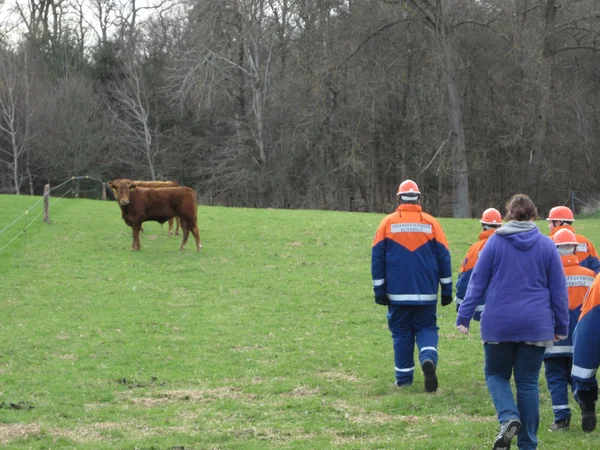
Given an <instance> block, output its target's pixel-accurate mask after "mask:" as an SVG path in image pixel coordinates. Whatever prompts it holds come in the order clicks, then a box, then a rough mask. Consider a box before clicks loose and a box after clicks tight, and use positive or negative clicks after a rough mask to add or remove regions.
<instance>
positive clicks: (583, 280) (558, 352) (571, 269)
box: [544, 255, 596, 359]
mask: <svg viewBox="0 0 600 450" xmlns="http://www.w3.org/2000/svg"><path fill="white" fill-rule="evenodd" d="M560 258H561V260H562V263H563V268H564V271H565V281H566V282H567V291H568V292H569V335H568V336H567V338H566V339H563V340H561V341H557V342H554V343H553V345H552V347H549V348H547V349H546V353H545V354H544V359H548V358H565V357H566V358H571V357H573V331H574V330H575V326H576V325H577V321H578V319H579V315H580V314H581V305H582V304H583V299H584V298H585V295H586V294H587V291H588V290H589V288H590V286H591V285H592V283H593V282H594V278H595V277H596V274H595V273H594V271H593V270H590V269H587V268H585V267H582V266H580V265H579V260H578V259H577V256H576V255H565V256H561V257H560Z"/></svg>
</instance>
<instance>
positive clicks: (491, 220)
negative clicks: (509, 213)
mask: <svg viewBox="0 0 600 450" xmlns="http://www.w3.org/2000/svg"><path fill="white" fill-rule="evenodd" d="M480 222H481V223H482V224H484V225H502V215H501V214H500V211H498V210H497V209H496V208H488V209H486V210H485V211H484V212H483V214H482V215H481V220H480Z"/></svg>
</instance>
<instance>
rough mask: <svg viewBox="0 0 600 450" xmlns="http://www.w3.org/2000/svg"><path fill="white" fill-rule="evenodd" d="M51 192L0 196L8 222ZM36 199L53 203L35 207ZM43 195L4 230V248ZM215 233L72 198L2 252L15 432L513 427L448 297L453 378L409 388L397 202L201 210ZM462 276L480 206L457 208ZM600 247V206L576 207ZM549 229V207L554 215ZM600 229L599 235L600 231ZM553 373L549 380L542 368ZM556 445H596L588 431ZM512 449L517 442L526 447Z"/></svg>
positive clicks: (51, 444) (434, 431) (238, 435)
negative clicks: (388, 237)
mask: <svg viewBox="0 0 600 450" xmlns="http://www.w3.org/2000/svg"><path fill="white" fill-rule="evenodd" d="M35 201H37V198H34V197H27V196H19V197H17V196H0V211H1V212H2V214H1V215H0V230H2V229H3V228H4V227H6V226H7V225H8V224H9V223H11V222H12V221H13V220H15V219H16V218H17V217H18V216H19V215H21V214H22V213H23V212H24V210H25V209H26V208H28V207H29V206H30V205H32V204H33V203H34V202H35ZM38 208H39V206H38ZM36 213H37V211H31V212H28V214H27V216H26V217H23V218H22V219H21V220H20V221H18V222H17V224H16V225H15V226H13V227H11V228H10V229H9V230H7V231H5V232H3V233H1V234H0V248H2V247H3V246H4V245H5V244H6V243H7V242H8V241H10V239H12V238H13V237H14V236H16V233H17V232H19V231H20V230H22V229H23V228H24V227H25V226H26V224H27V223H29V222H26V221H31V220H33V216H34V214H36ZM198 216H199V227H200V235H201V238H202V243H203V245H204V248H203V249H202V251H201V252H200V253H197V252H196V251H195V250H194V246H193V245H191V244H193V240H192V242H188V247H187V249H186V250H184V251H183V252H179V251H178V248H179V244H180V239H181V238H180V237H169V236H167V229H166V228H167V227H166V225H165V226H164V227H161V226H160V225H158V224H156V223H146V224H145V225H144V228H145V231H144V233H143V237H142V250H141V251H140V252H131V251H130V250H129V248H130V246H131V232H130V229H129V228H128V227H127V226H126V225H125V224H124V223H123V221H122V220H121V218H120V211H119V208H118V206H117V204H116V203H115V202H101V201H93V200H79V199H62V200H60V201H58V202H56V203H55V204H53V205H52V211H51V219H52V223H51V224H50V225H45V224H42V223H41V217H38V218H37V219H36V222H35V223H33V224H32V225H31V226H30V227H29V228H28V229H27V232H26V233H25V235H26V237H24V236H23V235H21V236H19V237H18V238H17V239H16V240H15V241H14V242H12V243H11V244H10V245H8V246H7V247H6V248H5V249H4V250H2V251H0V280H1V283H0V305H1V316H0V317H1V319H0V446H4V447H6V448H15V449H21V448H22V449H25V448H40V449H42V448H53V449H56V448H85V449H105V448H129V449H133V448H139V449H151V448H152V449H168V448H174V449H236V450H238V449H317V448H318V449H322V448H335V449H400V448H401V449H423V450H424V449H428V450H429V449H442V448H444V449H447V450H449V449H479V448H489V447H491V442H493V439H494V438H495V435H496V433H497V430H498V426H497V423H496V420H495V416H494V409H493V406H492V404H491V401H490V398H489V396H488V394H487V390H486V387H485V381H484V378H483V351H482V346H481V342H480V339H479V330H478V326H477V325H474V326H473V328H472V330H471V334H470V335H469V336H468V337H464V336H462V335H460V334H459V333H458V332H456V331H455V329H454V326H453V324H454V319H455V316H456V312H455V305H454V304H452V305H451V306H448V307H446V308H442V307H441V306H440V307H439V309H438V317H439V326H440V345H439V352H440V363H439V367H438V372H439V378H440V388H439V391H438V392H437V393H436V394H434V395H428V394H425V393H424V392H423V387H422V383H423V378H422V374H421V372H420V371H418V370H417V371H416V377H415V384H414V385H413V386H412V387H410V388H406V389H403V390H399V389H397V388H395V387H394V386H393V381H394V365H393V354H392V345H391V337H390V333H389V331H388V329H387V322H386V317H385V309H384V308H382V307H380V306H377V305H375V304H374V302H373V295H372V288H371V276H370V251H371V242H372V239H373V235H374V233H375V229H376V227H377V225H378V224H379V221H380V220H381V218H382V217H383V216H382V215H381V214H360V213H344V212H325V211H287V210H265V209H236V208H217V207H203V206H201V207H200V208H199V214H198ZM441 223H442V225H443V227H444V228H445V230H446V233H447V235H448V240H449V242H450V246H451V250H452V257H453V265H454V269H455V270H454V279H456V272H457V270H458V265H459V264H460V260H461V258H462V257H463V256H464V254H465V252H466V250H467V248H468V246H469V245H470V244H471V243H472V242H474V241H475V240H476V239H477V235H478V232H479V224H478V222H477V220H453V219H442V220H441ZM576 225H578V227H577V228H578V230H579V231H580V232H581V233H583V234H585V235H587V236H588V238H590V239H591V240H592V241H593V242H596V243H598V244H600V220H598V219H587V220H583V221H581V222H576ZM540 226H542V227H544V228H542V229H543V231H544V232H547V229H546V228H545V223H543V222H540ZM599 246H600V245H599ZM542 378H543V377H542ZM541 391H542V423H541V427H540V448H541V449H566V448H573V449H595V448H600V432H596V433H593V434H591V435H585V434H584V433H583V432H582V431H581V429H580V413H579V410H578V408H577V407H576V406H575V403H574V402H573V401H571V405H572V407H573V410H574V413H573V422H572V424H573V425H572V430H571V431H569V432H567V433H564V434H557V433H549V432H548V431H547V428H548V426H549V425H550V423H551V422H552V413H551V404H550V398H549V395H548V392H547V389H546V386H545V382H542V386H541ZM515 448H516V445H515Z"/></svg>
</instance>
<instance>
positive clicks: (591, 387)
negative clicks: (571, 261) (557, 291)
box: [571, 276, 600, 433]
mask: <svg viewBox="0 0 600 450" xmlns="http://www.w3.org/2000/svg"><path fill="white" fill-rule="evenodd" d="M598 329H600V276H597V277H596V278H595V279H594V283H593V284H592V286H591V287H590V290H589V291H588V293H587V295H586V297H585V299H584V300H583V306H582V307H581V315H580V316H579V322H578V323H577V328H575V332H574V333H573V368H572V369H571V377H572V378H573V380H575V399H576V400H577V403H579V406H580V407H581V428H582V429H583V431H585V432H586V433H590V432H592V431H594V430H595V429H596V401H597V400H598V381H597V379H596V372H597V371H598V367H599V366H600V333H598Z"/></svg>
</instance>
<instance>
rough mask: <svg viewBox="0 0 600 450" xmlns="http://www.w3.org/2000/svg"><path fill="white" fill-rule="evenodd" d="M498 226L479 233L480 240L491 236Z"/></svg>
mask: <svg viewBox="0 0 600 450" xmlns="http://www.w3.org/2000/svg"><path fill="white" fill-rule="evenodd" d="M496 230H497V228H492V229H491V230H485V231H482V232H481V233H479V240H480V241H483V240H484V239H487V238H489V237H490V236H491V235H492V234H494V233H495V232H496Z"/></svg>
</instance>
